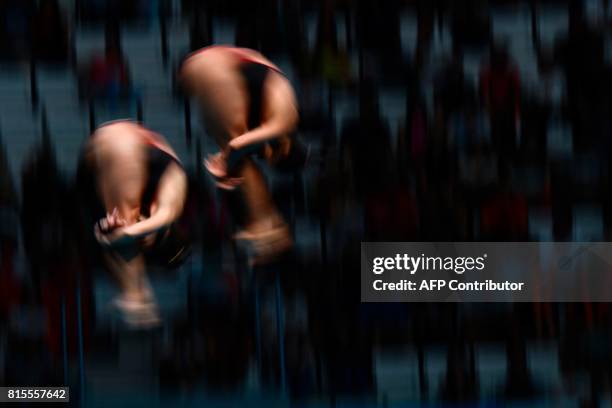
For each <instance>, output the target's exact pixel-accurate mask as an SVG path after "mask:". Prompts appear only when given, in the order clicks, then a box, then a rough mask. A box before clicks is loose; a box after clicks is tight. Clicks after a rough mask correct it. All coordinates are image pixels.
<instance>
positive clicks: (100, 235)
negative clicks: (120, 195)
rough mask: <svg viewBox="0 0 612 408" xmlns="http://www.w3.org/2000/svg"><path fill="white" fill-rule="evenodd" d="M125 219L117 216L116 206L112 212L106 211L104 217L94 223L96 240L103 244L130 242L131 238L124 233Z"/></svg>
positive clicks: (111, 244) (112, 244)
mask: <svg viewBox="0 0 612 408" xmlns="http://www.w3.org/2000/svg"><path fill="white" fill-rule="evenodd" d="M126 225H127V221H126V220H125V219H123V218H121V217H120V216H119V212H118V211H117V208H115V209H114V210H113V212H112V213H107V214H106V217H104V218H102V219H100V220H99V221H98V222H97V223H96V224H95V225H94V235H95V237H96V239H97V240H98V242H99V243H100V244H102V245H104V246H114V245H120V244H122V243H127V242H131V241H132V240H133V239H132V238H131V237H130V236H129V235H128V234H126V232H125V228H124V227H125V226H126Z"/></svg>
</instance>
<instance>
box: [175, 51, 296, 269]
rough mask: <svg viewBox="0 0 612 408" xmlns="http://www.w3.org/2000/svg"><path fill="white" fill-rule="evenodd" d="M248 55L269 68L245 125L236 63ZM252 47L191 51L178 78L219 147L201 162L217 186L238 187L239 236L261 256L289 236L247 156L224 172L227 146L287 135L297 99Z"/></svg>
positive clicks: (243, 90) (245, 101) (245, 97)
mask: <svg viewBox="0 0 612 408" xmlns="http://www.w3.org/2000/svg"><path fill="white" fill-rule="evenodd" d="M245 59H248V60H250V61H253V62H257V63H260V64H263V65H266V66H268V67H270V68H271V69H270V70H269V72H268V75H267V77H266V80H265V83H264V85H263V97H262V119H261V123H260V125H259V126H258V127H256V128H253V129H250V130H249V129H248V114H249V103H250V102H249V100H250V96H249V94H248V91H247V85H246V83H245V80H244V78H243V75H242V73H241V72H240V68H241V66H242V64H244V60H245ZM278 71H279V69H278V67H276V66H275V65H274V64H273V63H272V62H271V61H269V60H268V59H266V58H265V57H264V56H263V55H262V54H260V53H258V52H257V51H254V50H250V49H246V48H235V47H225V46H223V47H210V48H207V49H205V50H204V51H203V52H200V53H197V54H195V55H193V56H191V57H190V58H189V59H188V60H187V61H185V63H184V65H183V67H182V70H181V73H180V74H181V80H182V82H183V84H184V85H185V88H186V89H187V90H188V91H189V92H191V93H192V94H193V95H194V96H195V97H196V98H197V100H198V101H199V103H200V105H201V106H202V109H203V112H204V115H205V118H206V122H207V125H209V129H210V131H211V133H212V134H213V136H214V137H215V139H216V141H217V143H218V144H219V146H220V147H221V149H222V151H221V152H220V153H218V154H216V155H212V156H209V157H208V159H207V161H206V163H205V165H206V168H207V170H208V171H209V172H210V173H211V174H212V175H213V176H214V177H215V178H216V180H217V184H218V186H219V187H221V188H225V189H233V188H235V187H237V186H240V191H241V193H242V195H243V196H244V200H245V202H246V204H247V205H246V207H247V211H248V214H247V222H246V225H245V229H244V231H242V232H241V233H240V234H238V236H237V237H238V238H241V239H248V240H250V241H252V242H253V243H254V247H255V251H256V252H257V253H258V254H259V255H260V261H261V260H263V258H267V257H268V256H270V255H272V254H274V253H278V252H281V251H282V250H284V249H286V248H288V247H289V246H290V245H291V243H290V238H289V234H288V230H287V228H286V225H285V223H284V221H283V220H282V217H281V216H280V214H279V213H278V210H277V209H276V207H275V205H274V203H273V201H272V198H271V195H270V192H269V190H268V188H267V186H266V182H265V179H264V177H263V175H262V173H261V171H260V170H259V168H258V167H257V165H256V164H255V163H254V161H253V160H251V159H248V158H247V159H246V160H245V163H244V165H242V166H241V167H240V170H239V174H237V175H233V174H228V172H227V166H226V159H227V157H228V155H229V153H230V151H231V150H240V149H243V148H245V147H247V146H251V145H256V144H260V143H262V142H266V141H271V140H273V139H282V138H287V137H288V135H289V134H290V133H291V132H293V131H294V130H295V128H296V126H297V122H298V110H297V101H296V98H295V94H294V92H293V88H292V87H291V84H290V83H289V81H288V80H287V78H286V77H285V76H284V75H282V74H281V73H280V72H278Z"/></svg>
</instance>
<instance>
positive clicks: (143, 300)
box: [85, 122, 187, 324]
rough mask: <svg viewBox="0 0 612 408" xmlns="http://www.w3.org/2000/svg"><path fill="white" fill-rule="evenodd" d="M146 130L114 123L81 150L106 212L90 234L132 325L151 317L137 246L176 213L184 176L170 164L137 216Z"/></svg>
mask: <svg viewBox="0 0 612 408" xmlns="http://www.w3.org/2000/svg"><path fill="white" fill-rule="evenodd" d="M145 132H146V133H145ZM150 134H151V133H150V132H149V131H147V130H146V129H144V128H143V127H141V126H138V125H136V124H135V123H131V122H116V123H113V124H110V125H107V126H104V127H101V128H99V129H98V130H97V131H96V133H95V134H94V135H93V136H92V137H91V139H90V141H89V144H88V146H87V147H86V153H85V154H86V159H87V161H88V162H89V164H90V165H91V166H92V168H93V169H94V171H95V173H96V176H97V177H96V179H97V183H98V185H97V186H96V188H97V190H98V194H99V196H100V197H101V199H102V202H103V205H104V207H105V209H106V212H107V216H106V217H105V218H103V219H101V220H100V221H99V222H98V223H96V225H95V226H94V233H95V235H96V238H97V239H98V241H99V242H100V244H102V245H103V246H105V247H107V248H108V249H109V251H107V253H106V254H105V260H106V262H107V265H108V267H109V268H110V269H111V271H112V272H113V274H114V275H115V276H116V278H117V280H118V283H119V287H120V289H121V292H122V293H121V296H120V297H119V298H118V299H117V301H116V305H117V306H119V307H120V309H122V310H123V311H124V312H126V313H127V314H128V315H130V316H131V317H132V318H133V321H134V323H135V324H146V323H154V322H155V321H156V320H157V317H156V313H155V312H153V311H152V307H154V297H153V293H152V291H151V288H150V285H149V281H148V279H147V277H146V274H145V260H144V255H143V250H145V249H146V247H148V246H150V245H151V243H152V242H153V240H154V238H155V234H157V233H158V232H159V231H160V230H162V229H164V228H165V227H167V226H169V225H170V224H172V223H173V222H174V221H175V220H176V219H177V218H178V217H179V216H180V214H181V212H182V209H183V206H184V204H185V200H186V196H187V177H186V175H185V173H184V171H183V170H182V168H181V167H180V166H179V165H178V164H177V163H175V162H172V163H170V164H169V165H168V167H167V168H166V170H165V172H164V173H163V174H162V176H161V178H160V180H159V184H158V186H157V191H156V193H155V197H154V200H153V202H152V204H151V208H150V209H148V210H149V211H148V212H149V214H150V216H149V217H148V218H147V217H144V216H143V212H144V213H146V212H147V211H145V210H146V209H143V208H141V203H142V199H143V194H144V191H145V188H146V185H147V183H148V176H149V174H148V168H149V165H148V149H150V148H151V146H150V145H149V144H146V143H145V142H144V137H146V136H147V135H150ZM156 137H159V136H156ZM156 140H159V143H160V146H161V147H162V149H163V150H165V151H167V152H169V153H170V154H172V155H175V154H174V152H173V150H172V148H171V147H170V146H169V145H168V144H167V142H165V141H164V140H163V139H161V137H159V139H156ZM135 315H137V316H139V317H134V316H135Z"/></svg>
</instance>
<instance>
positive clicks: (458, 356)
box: [0, 0, 612, 406]
mask: <svg viewBox="0 0 612 408" xmlns="http://www.w3.org/2000/svg"><path fill="white" fill-rule="evenodd" d="M64 3H65V2H64ZM594 3H595V2H594ZM600 3H601V4H599V3H598V4H599V6H600V7H601V10H604V12H601V13H599V14H598V15H597V18H593V16H592V15H589V14H588V13H587V7H586V6H585V4H586V2H583V1H579V0H531V1H518V0H462V1H447V0H436V1H432V0H385V1H372V0H289V1H276V0H230V1H228V0H209V1H204V0H201V1H198V0H182V1H176V2H170V1H166V0H158V1H151V2H147V1H137V0H132V1H121V2H119V1H98V0H80V1H79V0H75V1H74V4H73V5H72V7H70V8H69V10H70V11H68V9H67V8H66V7H63V6H60V4H59V2H58V1H57V0H44V1H33V0H2V1H1V2H0V10H1V12H0V18H1V19H2V21H1V22H0V58H1V59H2V60H3V63H15V62H24V61H25V62H28V63H33V62H34V63H36V64H52V65H54V66H56V67H57V68H58V69H64V70H71V71H72V72H74V74H75V75H74V76H75V81H77V83H78V84H79V90H80V95H81V97H82V99H83V103H86V101H89V100H105V101H109V100H110V101H111V105H112V101H114V100H122V99H132V98H135V97H137V95H138V91H137V90H134V89H133V88H134V87H133V86H132V80H133V78H131V75H130V69H129V64H130V60H129V55H126V54H125V53H124V52H123V50H122V47H121V30H122V28H124V27H126V26H130V25H138V24H141V25H144V24H161V25H162V33H163V31H164V30H165V28H164V27H165V25H166V24H169V22H170V21H177V20H178V21H181V22H182V23H183V24H186V25H188V27H189V39H190V41H189V49H185V50H179V52H178V53H177V54H181V55H182V54H185V53H187V52H190V51H194V50H197V49H199V48H202V47H205V46H207V45H211V44H214V43H215V37H214V33H215V24H221V23H220V21H233V22H235V27H236V30H235V44H237V45H239V46H244V47H249V48H253V49H256V50H258V51H261V52H262V53H263V54H264V55H266V56H267V57H269V58H270V59H271V60H273V61H280V65H281V66H282V67H283V68H286V67H289V68H290V71H291V72H290V74H291V76H290V77H291V79H292V81H293V85H294V86H295V88H296V91H297V94H298V97H299V102H300V115H301V119H300V137H301V139H302V140H303V141H304V142H305V143H307V144H309V145H311V149H312V154H311V161H310V163H309V165H308V168H307V169H306V170H305V171H304V173H296V174H291V175H289V176H287V175H284V176H282V177H273V178H272V179H271V187H272V190H273V191H274V194H275V197H276V199H277V202H278V205H279V207H280V208H281V210H282V211H284V212H285V215H286V217H287V219H289V220H291V222H292V226H293V227H294V234H295V241H296V243H297V245H296V250H295V253H294V254H292V255H291V256H289V257H287V259H283V260H282V262H279V263H277V264H275V265H273V266H270V267H268V268H266V269H267V270H265V271H257V270H255V271H253V270H251V269H250V268H248V266H247V265H246V262H245V256H244V254H243V253H242V252H241V249H240V248H238V247H236V246H235V245H233V244H232V239H231V237H232V220H231V217H229V215H228V214H229V210H228V203H227V202H226V201H225V200H223V197H220V196H218V195H217V194H215V193H214V192H213V191H212V189H211V186H210V182H209V180H208V179H207V178H206V177H205V175H204V174H203V171H202V169H201V168H197V169H193V171H192V174H191V181H190V183H191V193H190V200H189V204H188V206H187V208H186V211H185V212H186V214H185V221H184V224H185V230H186V231H187V234H189V236H190V237H191V242H192V246H193V248H194V251H193V252H194V254H196V253H197V254H198V257H197V259H192V260H191V261H189V262H190V264H189V265H190V267H189V272H185V269H184V268H183V269H180V271H181V272H179V273H189V274H190V275H189V279H188V291H187V293H184V294H182V296H184V297H185V298H187V313H186V314H184V315H179V316H174V317H173V319H172V320H171V321H169V322H168V323H167V324H168V325H169V327H167V328H165V330H167V332H168V333H169V334H168V336H169V340H168V341H166V342H163V344H162V343H161V342H160V344H159V348H160V349H159V353H158V354H157V355H156V357H155V361H154V362H153V364H155V365H157V367H158V368H159V373H160V375H159V384H160V386H161V389H162V390H167V391H173V392H174V391H179V390H180V391H182V392H185V391H189V390H194V389H197V388H198V387H208V388H210V389H213V390H225V391H230V392H232V391H235V390H238V389H240V388H241V387H243V386H244V384H245V381H246V379H247V376H248V371H249V366H250V364H251V362H252V361H253V360H254V359H257V360H258V369H259V375H260V377H261V378H262V384H263V385H262V386H263V387H271V388H275V387H280V384H281V382H282V381H283V378H284V374H283V373H281V371H283V372H284V371H286V378H285V381H286V385H287V388H288V390H289V393H290V395H291V396H292V397H293V398H314V397H317V398H322V399H325V400H327V399H328V398H331V400H334V399H335V398H336V397H341V396H353V397H354V396H361V397H364V398H380V397H381V396H380V395H378V394H377V389H378V388H379V384H377V383H376V378H377V375H376V372H375V362H374V360H375V354H376V353H377V352H379V351H380V350H384V349H385V348H387V347H389V348H392V347H396V346H398V345H408V346H411V347H414V349H415V350H416V354H415V355H416V359H415V361H414V365H415V366H416V369H417V371H418V373H419V392H418V393H417V394H415V395H413V396H412V398H413V400H415V401H418V400H426V399H439V400H445V401H475V400H478V399H479V398H480V397H481V396H480V390H479V387H478V384H479V373H478V369H477V364H476V362H475V361H476V355H475V354H476V353H477V351H476V350H477V345H478V344H479V343H483V342H495V343H497V344H501V345H503V346H504V347H505V350H506V361H507V369H506V377H505V383H504V384H503V385H500V389H499V392H498V398H499V399H502V400H505V399H528V400H537V399H538V398H548V397H550V395H552V393H557V394H558V393H559V390H555V391H551V390H549V389H544V388H542V387H541V386H540V381H539V380H540V379H538V378H537V377H534V375H532V373H530V370H529V367H530V364H531V363H530V361H529V358H530V357H529V354H528V352H527V351H528V347H529V345H530V344H533V343H537V342H543V341H544V342H552V343H553V344H555V345H556V346H557V350H558V367H559V370H560V373H559V375H560V376H561V378H562V391H561V393H563V394H567V395H578V396H579V398H580V400H581V401H582V404H583V406H597V403H598V400H599V398H601V397H602V396H603V395H604V394H605V392H606V391H605V390H607V389H609V386H610V383H609V379H610V374H611V373H610V367H612V365H611V364H610V362H611V361H612V353H611V352H610V349H609V347H606V346H605V345H606V344H609V343H608V341H609V340H610V339H611V337H610V336H612V332H611V331H610V329H609V327H608V326H607V324H608V323H609V322H610V319H611V317H612V316H611V309H610V307H609V305H607V304H520V305H504V304H497V305H486V306H485V305H482V306H483V307H480V306H479V305H477V304H475V305H452V304H427V305H419V304H385V305H382V304H381V305H379V304H362V303H360V281H359V268H360V266H359V259H360V252H359V251H360V246H359V243H360V242H361V241H538V240H554V241H572V240H576V239H582V240H602V241H603V240H607V239H609V238H610V237H612V185H611V183H612V180H611V178H612V166H610V164H609V160H608V157H609V154H610V151H611V149H612V142H611V141H612V139H611V133H610V132H611V131H612V114H611V98H612V92H610V91H611V90H612V65H611V62H610V61H609V60H608V59H607V52H609V51H607V49H608V48H610V34H611V29H612V25H611V23H612V20H610V19H609V18H608V15H609V12H608V10H609V4H608V1H607V0H602V1H601V2H600ZM525 10H527V12H528V17H527V19H529V20H530V22H531V24H530V26H531V32H530V33H529V36H528V37H529V39H530V44H529V47H528V48H529V50H528V52H525V55H527V54H528V55H530V56H531V57H532V61H530V62H529V63H530V64H531V63H533V64H534V66H535V70H534V72H533V74H532V77H529V78H526V77H525V76H526V73H527V72H528V70H526V69H524V66H523V64H525V63H526V62H525V61H523V54H520V55H517V54H516V53H514V52H513V47H512V44H513V35H509V36H507V37H500V36H498V35H495V34H494V33H495V27H494V21H493V18H492V14H493V13H501V14H504V13H506V14H510V15H512V14H513V13H515V14H516V13H519V12H521V13H524V12H525ZM558 10H561V11H563V13H565V15H566V16H567V24H566V27H567V29H566V30H563V31H562V32H559V33H557V35H556V36H555V38H554V40H553V41H544V40H543V39H542V37H543V35H542V34H543V33H542V32H541V31H542V29H541V27H540V24H539V21H540V18H541V17H542V16H543V15H544V16H545V15H546V13H553V12H557V11H558ZM406 15H410V16H413V17H414V18H413V19H407V18H404V17H405V16H406ZM311 21H314V23H315V29H314V30H311V31H312V33H310V31H309V30H308V27H309V24H308V23H309V22H311ZM407 22H410V24H411V26H410V30H413V31H414V32H415V33H416V35H415V36H414V37H415V38H414V44H411V45H410V46H407V44H406V35H405V32H406V31H409V30H407V29H406V27H405V25H406V24H407ZM85 24H93V25H97V26H98V27H99V29H100V32H101V33H104V34H103V35H104V36H105V40H106V42H105V44H106V48H105V50H104V52H101V53H100V54H99V55H98V56H96V57H94V58H93V59H92V60H90V61H82V60H79V59H78V58H77V57H76V56H75V51H74V49H75V47H74V35H75V34H74V31H75V27H77V26H79V25H85ZM309 34H313V35H314V38H312V36H310V37H311V38H309ZM443 34H444V35H446V36H448V38H449V39H450V42H449V44H448V47H446V49H445V50H443V51H444V52H442V53H441V52H439V49H438V48H439V47H437V46H436V43H437V42H439V38H440V37H441V36H443ZM516 34H517V35H519V34H520V35H522V36H523V37H524V35H523V34H524V33H518V32H517V33H516ZM156 40H157V39H156ZM162 41H164V39H162ZM166 41H167V39H166ZM172 47H173V44H172V43H171V42H169V43H168V42H166V43H165V45H164V44H163V45H162V53H166V54H165V55H164V59H165V60H166V59H168V58H169V57H168V49H172ZM170 54H171V55H172V53H170ZM169 59H170V60H171V59H172V58H171V57H170V58H169ZM468 60H469V61H478V69H477V72H476V75H471V72H467V69H466V68H467V63H466V61H468ZM178 63H179V61H178V60H177V61H172V60H171V61H169V69H173V65H178ZM169 82H172V80H171V79H169ZM169 85H170V86H174V85H173V84H169ZM175 94H176V103H177V104H181V103H183V97H182V95H181V94H180V90H178V89H176V93H175ZM387 94H393V95H395V96H397V95H399V96H398V97H397V98H395V100H399V101H401V103H402V106H400V110H401V111H402V112H403V113H402V114H401V115H400V117H399V118H398V120H389V114H388V112H389V111H391V110H393V109H395V110H397V106H389V103H388V102H386V103H385V101H386V100H385V98H383V95H387ZM347 100H348V101H350V103H351V104H352V106H354V109H346V110H345V111H344V112H338V111H336V108H337V107H338V106H339V105H340V104H339V101H347ZM396 105H397V104H396ZM7 136H9V135H6V136H5V137H7ZM49 137H50V138H51V139H52V135H50V136H49ZM75 137H79V138H82V137H83V135H75ZM201 137H203V136H202V135H194V139H196V140H197V139H198V138H201ZM55 148H56V149H61V146H55ZM10 155H11V152H4V153H3V156H2V160H1V162H0V175H1V178H0V183H1V187H0V217H1V220H2V221H1V222H0V251H1V252H0V254H1V263H0V265H1V270H0V330H1V331H2V333H3V334H2V335H1V336H2V338H1V339H0V340H1V342H0V347H1V348H0V353H4V359H3V360H2V359H0V382H2V383H4V384H11V385H12V384H15V385H17V384H23V385H26V384H49V385H51V384H56V383H57V384H60V383H62V382H65V380H66V378H68V379H69V380H70V381H73V378H72V375H73V372H74V370H72V374H71V372H70V370H68V368H69V367H73V366H74V364H76V363H75V361H76V360H77V359H78V350H79V348H80V347H82V348H83V350H84V355H85V360H88V359H89V360H92V359H96V358H100V356H104V355H107V354H112V353H115V352H114V351H113V350H115V349H116V347H117V344H118V342H119V339H120V336H117V335H116V333H112V331H109V330H107V329H102V328H100V327H99V326H98V327H97V325H96V321H95V317H96V316H97V315H98V313H99V312H97V311H96V310H95V307H94V305H95V301H94V297H95V294H96V292H95V284H94V283H95V276H96V274H99V272H98V269H99V268H98V265H99V258H98V257H97V255H96V253H95V251H93V250H92V249H91V248H92V247H93V241H92V239H93V237H92V236H90V235H91V234H90V233H91V229H90V228H89V226H87V225H83V223H82V222H81V220H80V218H79V212H78V211H77V210H76V209H75V207H78V201H77V200H78V199H77V198H76V197H77V193H78V192H77V186H76V184H75V183H74V182H73V179H74V177H72V176H70V177H67V176H65V175H63V174H62V173H61V172H60V171H59V170H58V164H57V162H56V159H55V158H54V153H53V148H52V147H51V146H50V145H47V144H45V143H43V144H42V145H41V146H39V147H37V148H36V149H35V150H34V151H32V154H31V157H29V159H28V160H27V161H26V162H25V164H24V166H23V171H22V173H21V174H20V175H18V177H15V178H13V177H12V175H11V174H10V171H9V166H8V164H7V157H10ZM200 157H201V156H200ZM75 170H76V169H75ZM18 185H20V188H18V187H17V186H18ZM577 208H591V209H593V211H594V212H595V213H596V214H599V216H598V217H596V218H595V221H593V220H591V221H590V222H592V223H594V224H595V225H594V226H593V225H592V226H586V227H584V228H583V229H587V230H594V231H595V232H594V233H593V234H592V235H591V236H584V235H579V234H578V233H577V230H579V229H581V228H582V226H581V225H580V218H579V217H578V216H577ZM577 220H578V221H577ZM542 225H544V227H542ZM581 230H582V229H581ZM598 231H599V232H598ZM22 251H23V253H25V255H26V259H27V262H18V259H19V256H18V254H19V253H21V252H22ZM228 258H229V259H231V262H229V263H228V261H227V259H228ZM21 269H23V270H21ZM277 274H278V275H279V277H280V278H279V279H280V280H279V282H280V284H281V286H282V289H283V290H282V292H283V296H282V299H283V300H284V312H282V313H280V315H282V316H284V321H285V324H284V326H283V325H280V326H279V325H278V324H277V323H278V322H277V320H276V319H277V317H278V316H279V313H275V308H274V300H275V296H274V277H275V276H276V275H277ZM262 276H264V278H262ZM257 290H259V291H261V296H262V298H261V299H259V298H258V297H254V296H253V293H254V291H257ZM276 300H277V301H278V300H279V299H278V297H276ZM16 311H18V313H17V312H16ZM254 311H257V313H255V312H254ZM77 312H80V314H79V313H77ZM255 327H257V328H258V330H260V331H261V333H260V335H258V334H257V332H256V330H255ZM279 330H283V331H284V334H283V335H279V333H278V331H279ZM279 339H280V340H279ZM279 341H280V342H283V346H284V347H282V348H281V347H279V344H278V343H279ZM433 345H442V346H444V347H446V353H445V355H446V371H445V374H444V378H443V379H442V381H441V386H440V387H439V388H438V389H435V388H433V387H431V386H429V384H428V373H427V350H428V349H429V348H430V347H431V346H433ZM281 349H284V354H286V356H284V357H282V356H281V355H280V353H281V352H279V350H281ZM64 357H66V358H65V360H67V361H68V363H67V365H66V363H65V361H64V362H63V359H64ZM281 357H282V358H281ZM41 362H44V363H41ZM283 366H284V367H285V368H284V369H283V368H282V367H283ZM24 367H27V369H25V368H24ZM279 367H280V368H279ZM584 378H586V380H584ZM581 379H582V380H581ZM580 381H583V383H581V382H580ZM551 398H552V397H551Z"/></svg>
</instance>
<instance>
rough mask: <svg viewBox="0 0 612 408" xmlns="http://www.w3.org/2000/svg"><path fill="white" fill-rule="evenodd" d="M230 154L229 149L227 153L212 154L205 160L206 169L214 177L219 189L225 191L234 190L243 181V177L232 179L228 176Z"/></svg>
mask: <svg viewBox="0 0 612 408" xmlns="http://www.w3.org/2000/svg"><path fill="white" fill-rule="evenodd" d="M228 153H229V149H227V151H223V152H219V153H216V154H211V155H209V156H208V158H207V159H205V160H204V167H205V168H206V170H208V172H209V173H210V174H211V175H212V176H213V177H214V179H215V184H216V185H217V187H219V188H221V189H223V190H233V189H235V188H236V187H237V186H239V185H240V184H241V183H242V181H243V178H242V177H230V176H229V175H228V172H227V157H228Z"/></svg>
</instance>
